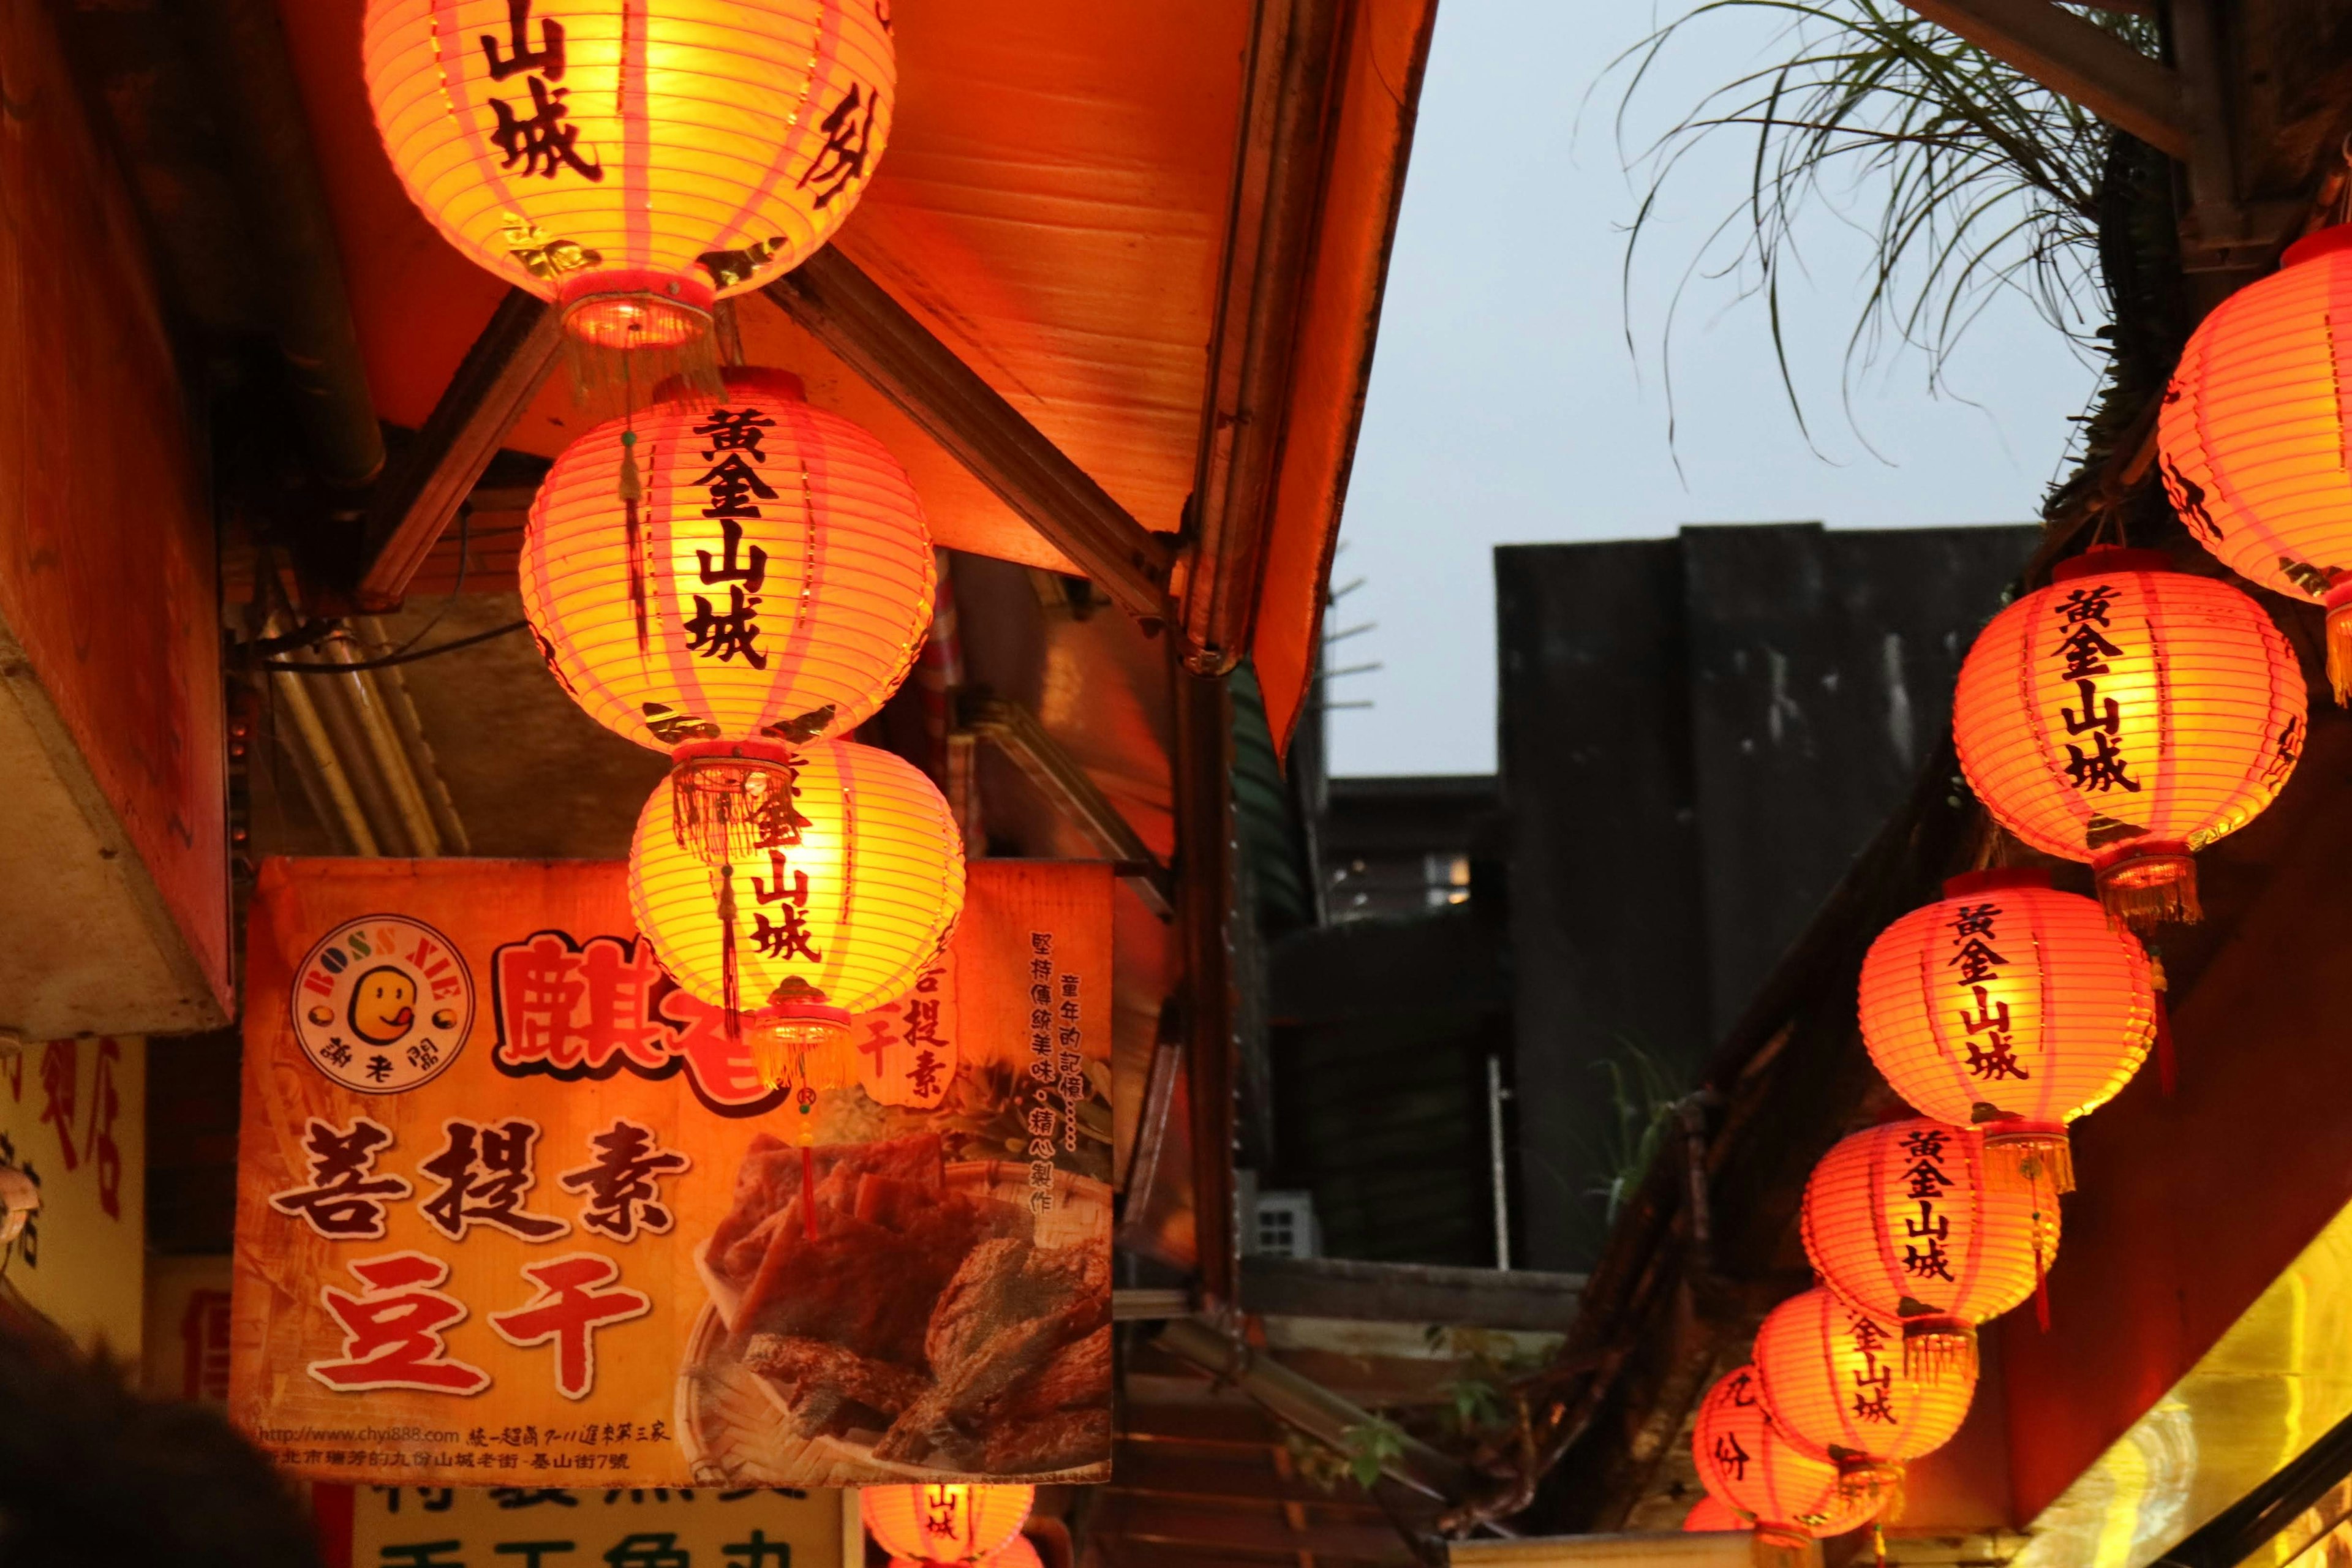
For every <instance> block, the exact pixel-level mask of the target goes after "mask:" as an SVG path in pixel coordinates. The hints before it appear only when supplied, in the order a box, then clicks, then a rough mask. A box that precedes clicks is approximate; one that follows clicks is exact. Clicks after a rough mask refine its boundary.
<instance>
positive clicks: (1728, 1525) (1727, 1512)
mask: <svg viewBox="0 0 2352 1568" xmlns="http://www.w3.org/2000/svg"><path fill="white" fill-rule="evenodd" d="M1755 1528H1756V1521H1754V1520H1752V1519H1750V1518H1748V1516H1747V1515H1746V1514H1744V1513H1742V1512H1740V1511H1739V1510H1738V1509H1736V1508H1734V1507H1732V1506H1731V1505H1730V1504H1729V1503H1727V1502H1726V1501H1724V1500H1722V1499H1721V1498H1719V1497H1717V1496H1716V1495H1715V1494H1714V1493H1713V1492H1709V1493H1707V1494H1706V1496H1705V1497H1702V1498H1700V1499H1699V1500H1698V1501H1696V1502H1695V1503H1693V1504H1691V1510H1690V1511H1689V1512H1688V1513H1686V1514H1685V1515H1683V1529H1684V1530H1685V1531H1687V1532H1689V1533H1691V1534H1694V1535H1703V1534H1706V1533H1707V1532H1708V1531H1719V1530H1753V1529H1755Z"/></svg>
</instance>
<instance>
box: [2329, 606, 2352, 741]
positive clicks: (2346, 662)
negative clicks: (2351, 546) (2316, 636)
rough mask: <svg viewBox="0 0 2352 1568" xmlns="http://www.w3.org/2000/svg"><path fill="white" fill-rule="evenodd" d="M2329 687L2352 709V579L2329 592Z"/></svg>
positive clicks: (2339, 702)
mask: <svg viewBox="0 0 2352 1568" xmlns="http://www.w3.org/2000/svg"><path fill="white" fill-rule="evenodd" d="M2345 575H2346V574H2340V573H2339V574H2338V576H2339V577H2342V576H2345ZM2327 684H2328V685H2330V686H2332V687H2334V688H2335V689H2336V706H2337V707H2338V708H2344V707H2352V580H2347V581H2345V582H2343V583H2342V584H2341V585H2339V586H2331V587H2330V588H2329V589H2328V591H2327Z"/></svg>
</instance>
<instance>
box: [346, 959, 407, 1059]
mask: <svg viewBox="0 0 2352 1568" xmlns="http://www.w3.org/2000/svg"><path fill="white" fill-rule="evenodd" d="M415 1025H416V982H415V981H414V980H411V979H410V978H409V977H408V975H407V973H406V972H404V971H403V970H401V969H399V968H396V967H395V966H394V965H392V964H389V963H379V964H377V965H376V966H375V967H374V968H373V969H371V970H369V971H368V972H367V973H365V974H362V975H361V976H360V977H359V980H358V982H357V984H353V985H352V1005H351V1026H352V1034H354V1035H357V1036H358V1037H360V1038H361V1039H362V1040H365V1041H366V1042H367V1043H368V1044H369V1045H372V1046H395V1045H398V1044H399V1043H400V1041H401V1039H402V1037H404V1036H405V1035H406V1034H407V1033H408V1031H409V1030H410V1029H412V1028H414V1027H415Z"/></svg>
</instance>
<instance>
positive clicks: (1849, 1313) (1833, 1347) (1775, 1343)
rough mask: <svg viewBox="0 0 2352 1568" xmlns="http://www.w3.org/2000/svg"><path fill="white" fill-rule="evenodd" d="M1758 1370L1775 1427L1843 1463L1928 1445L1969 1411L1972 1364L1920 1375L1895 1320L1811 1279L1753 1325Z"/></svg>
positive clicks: (1895, 1460) (1882, 1458)
mask: <svg viewBox="0 0 2352 1568" xmlns="http://www.w3.org/2000/svg"><path fill="white" fill-rule="evenodd" d="M1756 1378H1757V1382H1758V1384H1759V1386H1760V1387H1761V1388H1762V1390H1763V1393H1764V1403H1765V1405H1766V1407H1767V1408H1769V1410H1770V1411H1771V1412H1772V1419H1773V1421H1774V1422H1775V1423H1776V1424H1778V1426H1779V1427H1780V1431H1781V1432H1782V1433H1783V1434H1784V1435H1785V1436H1790V1437H1791V1438H1794V1439H1795V1440H1796V1441H1797V1442H1798V1443H1800V1444H1801V1445H1802V1446H1804V1447H1808V1448H1811V1450H1813V1451H1814V1452H1815V1453H1818V1454H1821V1455H1823V1456H1824V1457H1826V1458H1830V1459H1832V1460H1833V1461H1835V1462H1837V1463H1839V1464H1840V1465H1842V1466H1843V1467H1845V1468H1847V1469H1848V1470H1849V1471H1851V1470H1853V1469H1855V1468H1860V1467H1878V1466H1893V1465H1901V1464H1905V1463H1907V1462H1908V1461H1910V1460H1912V1459H1916V1458H1918V1457H1919V1456H1920V1455H1922V1454H1928V1453H1933V1452H1934V1451H1935V1450H1936V1449H1937V1448H1940V1447H1943V1446H1944V1445H1945V1444H1946V1443H1948V1442H1949V1441H1951V1438H1952V1435H1953V1434H1954V1433H1955V1432H1958V1430H1959V1429H1960V1423H1961V1422H1963V1421H1965V1420H1967V1419H1968V1415H1969V1400H1970V1399H1971V1398H1972V1397H1973V1396H1974V1395H1975V1394H1976V1377H1975V1375H1974V1373H1973V1371H1971V1372H1970V1373H1969V1375H1967V1376H1964V1377H1954V1378H1948V1379H1945V1380H1944V1381H1942V1382H1939V1383H1924V1382H1921V1381H1919V1380H1917V1379H1915V1378H1913V1377H1911V1376H1910V1375H1909V1374H1908V1373H1906V1372H1905V1371H1904V1370H1903V1325H1902V1324H1901V1323H1900V1322H1898V1321H1895V1320H1894V1319H1891V1318H1882V1317H1879V1316H1877V1315H1876V1314H1874V1313H1872V1312H1866V1311H1864V1310H1862V1309H1861V1308H1859V1307H1856V1306H1854V1305H1853V1304H1852V1303H1851V1302H1849V1301H1847V1300H1844V1299H1843V1298H1842V1297H1840V1296H1839V1295H1838V1294H1837V1293H1836V1292H1835V1291H1833V1290H1831V1289H1826V1288H1825V1287H1821V1286H1816V1287H1814V1288H1813V1289H1811V1290H1807V1291H1805V1292H1804V1293H1803V1294H1801V1295H1797V1296H1791V1297H1790V1298H1789V1300H1785V1301H1783V1302H1781V1303H1780V1305H1779V1306H1778V1307H1775V1308H1773V1309H1772V1311H1771V1313H1770V1315H1769V1316H1768V1317H1766V1318H1765V1320H1764V1326H1763V1327H1762V1328H1760V1329H1759V1330H1758V1331H1756Z"/></svg>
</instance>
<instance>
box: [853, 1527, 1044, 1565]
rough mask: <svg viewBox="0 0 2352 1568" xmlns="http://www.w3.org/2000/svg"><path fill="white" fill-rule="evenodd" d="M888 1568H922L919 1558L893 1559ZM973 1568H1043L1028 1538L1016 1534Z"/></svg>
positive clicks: (1040, 1559)
mask: <svg viewBox="0 0 2352 1568" xmlns="http://www.w3.org/2000/svg"><path fill="white" fill-rule="evenodd" d="M890 1568H923V1560H922V1559H921V1558H919V1557H893V1558H892V1559H890ZM973 1568H1045V1560H1044V1559H1043V1558H1041V1557H1039V1556H1038V1555H1037V1549H1036V1548H1035V1547H1034V1546H1032V1545H1030V1544H1029V1537H1028V1536H1026V1535H1023V1534H1016V1535H1014V1536H1013V1540H1012V1541H1011V1542H1009V1543H1008V1544H1006V1545H1004V1546H1003V1547H1000V1548H999V1549H997V1550H996V1551H994V1552H990V1553H989V1554H988V1555H987V1556H985V1557H983V1558H982V1559H981V1560H980V1561H979V1562H978V1563H975V1564H974V1565H973Z"/></svg>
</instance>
